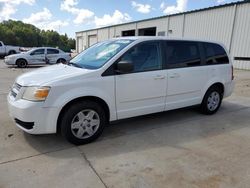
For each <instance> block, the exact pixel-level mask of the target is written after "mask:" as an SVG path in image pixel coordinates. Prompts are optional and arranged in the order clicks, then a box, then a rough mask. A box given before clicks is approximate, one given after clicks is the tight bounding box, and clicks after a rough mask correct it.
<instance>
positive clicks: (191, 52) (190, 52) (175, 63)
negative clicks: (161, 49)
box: [165, 41, 201, 68]
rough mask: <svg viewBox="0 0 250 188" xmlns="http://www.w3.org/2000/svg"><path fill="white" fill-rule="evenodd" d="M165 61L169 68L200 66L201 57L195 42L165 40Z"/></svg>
mask: <svg viewBox="0 0 250 188" xmlns="http://www.w3.org/2000/svg"><path fill="white" fill-rule="evenodd" d="M166 44H167V45H166V52H165V54H166V61H167V66H168V67H169V68H181V67H190V66H200V65H201V58H200V52H199V46H198V43H197V42H191V41H167V42H166Z"/></svg>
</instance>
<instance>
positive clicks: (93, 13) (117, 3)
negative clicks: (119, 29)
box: [0, 0, 237, 37]
mask: <svg viewBox="0 0 250 188" xmlns="http://www.w3.org/2000/svg"><path fill="white" fill-rule="evenodd" d="M235 1H237V0H81V1H80V0H0V21H3V20H8V19H14V20H21V21H23V22H26V23H31V24H33V25H35V26H37V27H38V28H40V29H53V30H56V31H58V32H59V33H61V34H64V33H67V34H68V35H69V36H70V37H75V32H76V31H81V30H85V29H92V28H96V27H102V26H107V25H112V24H118V23H124V22H130V21H135V20H140V19H146V18H151V17H156V16H163V15H168V14H174V13H178V12H183V11H187V10H194V9H200V8H205V7H210V6H215V5H220V4H225V3H230V2H235Z"/></svg>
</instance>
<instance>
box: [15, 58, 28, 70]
mask: <svg viewBox="0 0 250 188" xmlns="http://www.w3.org/2000/svg"><path fill="white" fill-rule="evenodd" d="M16 65H17V67H18V68H25V67H27V65H28V62H27V61H26V60H25V59H18V60H17V61H16Z"/></svg>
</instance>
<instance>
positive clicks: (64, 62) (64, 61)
mask: <svg viewBox="0 0 250 188" xmlns="http://www.w3.org/2000/svg"><path fill="white" fill-rule="evenodd" d="M56 63H57V64H58V63H62V64H66V63H67V61H66V60H65V59H63V58H60V59H58V60H57V61H56Z"/></svg>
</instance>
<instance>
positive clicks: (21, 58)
mask: <svg viewBox="0 0 250 188" xmlns="http://www.w3.org/2000/svg"><path fill="white" fill-rule="evenodd" d="M19 60H24V61H26V63H27V64H28V61H27V59H25V58H23V57H20V58H17V59H16V62H15V64H16V65H17V62H18V61H19Z"/></svg>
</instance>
